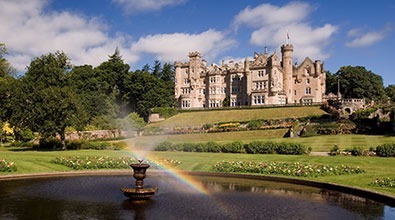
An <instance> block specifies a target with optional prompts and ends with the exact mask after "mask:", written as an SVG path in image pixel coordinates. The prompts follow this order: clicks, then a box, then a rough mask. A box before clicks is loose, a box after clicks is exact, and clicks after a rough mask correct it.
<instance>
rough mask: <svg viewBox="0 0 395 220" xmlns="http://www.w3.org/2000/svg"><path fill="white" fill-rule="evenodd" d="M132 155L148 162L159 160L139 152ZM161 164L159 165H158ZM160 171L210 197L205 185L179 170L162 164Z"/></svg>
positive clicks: (133, 152)
mask: <svg viewBox="0 0 395 220" xmlns="http://www.w3.org/2000/svg"><path fill="white" fill-rule="evenodd" d="M130 154H131V155H133V157H135V158H137V159H144V160H146V161H154V162H155V161H158V158H155V157H152V156H150V155H149V154H147V153H146V152H144V153H143V152H139V151H130ZM157 164H159V163H157ZM160 169H161V170H162V171H164V172H166V173H168V174H169V175H171V176H172V177H174V178H175V179H177V180H179V181H180V182H182V183H184V184H185V185H187V186H189V187H190V188H192V189H193V190H194V191H196V192H198V193H201V194H204V195H209V192H208V191H207V189H206V188H205V187H204V186H203V184H202V183H201V182H200V181H197V180H196V179H195V178H193V177H192V176H191V175H188V174H187V173H185V172H184V171H181V170H178V169H176V168H174V167H172V166H170V165H167V164H164V163H162V164H160Z"/></svg>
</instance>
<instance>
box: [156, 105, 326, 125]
mask: <svg viewBox="0 0 395 220" xmlns="http://www.w3.org/2000/svg"><path fill="white" fill-rule="evenodd" d="M323 114H326V113H325V112H324V111H323V110H321V109H320V107H319V106H301V107H277V108H260V109H242V110H240V109H239V110H238V109H234V110H213V111H196V112H183V113H180V114H177V115H175V116H173V117H170V118H168V119H166V120H165V121H161V122H157V123H152V124H150V125H149V126H157V127H177V126H202V125H204V124H214V123H219V122H243V121H250V120H257V119H281V118H299V117H306V116H320V115H323Z"/></svg>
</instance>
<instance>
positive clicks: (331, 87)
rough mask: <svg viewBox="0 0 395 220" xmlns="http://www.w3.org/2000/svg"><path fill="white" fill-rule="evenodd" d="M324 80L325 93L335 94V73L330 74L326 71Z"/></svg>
mask: <svg viewBox="0 0 395 220" xmlns="http://www.w3.org/2000/svg"><path fill="white" fill-rule="evenodd" d="M325 75H326V80H325V84H326V93H327V94H329V93H333V94H337V92H338V91H337V90H338V83H337V77H336V74H332V73H331V72H329V71H326V74H325Z"/></svg>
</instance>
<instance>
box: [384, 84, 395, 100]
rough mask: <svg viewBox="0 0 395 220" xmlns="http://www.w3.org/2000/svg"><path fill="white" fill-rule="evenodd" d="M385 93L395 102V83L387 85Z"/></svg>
mask: <svg viewBox="0 0 395 220" xmlns="http://www.w3.org/2000/svg"><path fill="white" fill-rule="evenodd" d="M385 94H386V95H387V96H388V98H389V99H390V100H391V101H392V102H395V85H388V86H387V87H385Z"/></svg>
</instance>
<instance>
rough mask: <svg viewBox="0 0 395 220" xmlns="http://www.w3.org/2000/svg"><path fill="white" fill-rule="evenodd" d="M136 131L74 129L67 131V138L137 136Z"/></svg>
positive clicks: (89, 138) (90, 138)
mask: <svg viewBox="0 0 395 220" xmlns="http://www.w3.org/2000/svg"><path fill="white" fill-rule="evenodd" d="M136 136H137V132H136V131H121V130H95V131H72V132H66V140H95V139H109V138H118V137H136Z"/></svg>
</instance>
